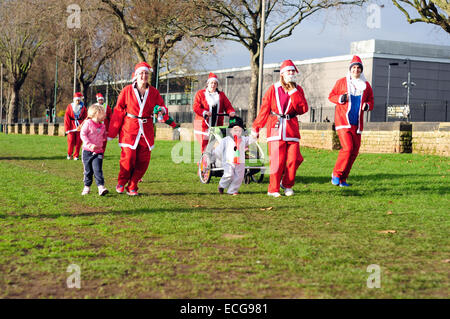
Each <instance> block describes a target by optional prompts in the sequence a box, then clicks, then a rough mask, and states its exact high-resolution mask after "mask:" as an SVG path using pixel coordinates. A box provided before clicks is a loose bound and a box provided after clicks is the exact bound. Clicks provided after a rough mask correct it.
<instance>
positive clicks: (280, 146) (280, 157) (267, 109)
mask: <svg viewBox="0 0 450 319" xmlns="http://www.w3.org/2000/svg"><path fill="white" fill-rule="evenodd" d="M296 73H298V70H297V67H296V66H295V65H294V63H293V62H292V61H291V60H286V61H284V62H283V63H282V64H281V68H280V81H279V82H277V83H275V84H273V85H272V86H271V87H270V88H269V89H268V90H267V92H266V93H265V94H264V98H263V101H262V104H261V109H260V111H259V114H258V116H257V117H256V119H255V121H254V122H253V126H252V135H253V136H255V137H257V136H258V134H259V130H260V129H261V128H263V127H264V126H265V125H266V123H267V142H268V145H269V161H270V182H269V189H268V192H267V195H269V196H273V197H279V196H281V195H280V187H282V188H284V194H285V195H286V196H292V195H294V191H293V189H292V187H293V186H294V183H295V174H296V172H297V169H298V167H299V166H300V164H301V163H302V162H303V157H302V154H301V153H300V144H299V141H300V131H299V126H298V120H297V115H301V114H304V113H306V112H308V103H307V102H306V99H305V95H304V93H303V89H302V88H301V87H300V85H297V84H296V83H295V82H296V78H295V74H296Z"/></svg>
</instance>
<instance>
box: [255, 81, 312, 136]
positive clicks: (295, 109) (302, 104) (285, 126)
mask: <svg viewBox="0 0 450 319" xmlns="http://www.w3.org/2000/svg"><path fill="white" fill-rule="evenodd" d="M280 86H281V83H280V82H277V83H275V84H274V85H272V86H271V87H270V88H269V90H267V92H266V94H264V97H263V101H262V104H261V109H260V111H259V113H258V116H257V117H256V119H255V121H253V126H252V131H253V132H254V133H258V132H259V130H260V129H261V128H263V127H264V126H265V125H266V123H267V141H268V142H270V141H288V142H289V141H294V142H299V141H300V130H299V126H298V119H297V115H301V114H304V113H306V112H308V103H307V102H306V99H305V95H304V93H303V89H302V88H301V87H300V86H299V85H297V88H296V89H293V90H290V91H289V92H288V93H289V95H290V99H289V102H288V105H287V107H286V110H285V111H284V112H282V108H281V105H280V101H279V96H278V88H279V87H280ZM273 113H276V114H279V115H282V116H279V115H275V114H273ZM277 123H278V125H277ZM277 126H278V127H277Z"/></svg>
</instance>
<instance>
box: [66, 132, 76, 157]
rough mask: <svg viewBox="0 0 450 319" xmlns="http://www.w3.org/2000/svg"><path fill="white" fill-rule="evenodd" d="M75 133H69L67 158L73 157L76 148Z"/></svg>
mask: <svg viewBox="0 0 450 319" xmlns="http://www.w3.org/2000/svg"><path fill="white" fill-rule="evenodd" d="M73 135H74V133H67V156H72V153H73V147H74V143H75V141H74V137H73Z"/></svg>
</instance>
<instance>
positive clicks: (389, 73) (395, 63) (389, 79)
mask: <svg viewBox="0 0 450 319" xmlns="http://www.w3.org/2000/svg"><path fill="white" fill-rule="evenodd" d="M395 65H398V63H397V62H393V63H389V65H388V83H387V95H386V122H387V121H388V107H389V88H390V84H391V66H395Z"/></svg>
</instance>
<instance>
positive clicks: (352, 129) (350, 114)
mask: <svg viewBox="0 0 450 319" xmlns="http://www.w3.org/2000/svg"><path fill="white" fill-rule="evenodd" d="M328 100H330V102H332V103H334V104H336V109H335V112H334V123H335V127H336V132H337V135H338V136H339V141H340V142H341V147H342V148H341V150H340V151H339V155H338V158H337V161H336V164H335V166H334V169H333V173H332V174H331V183H332V184H333V185H335V186H341V187H348V186H350V185H349V184H347V177H348V175H349V174H350V170H351V169H352V166H353V163H354V162H355V159H356V157H357V156H358V153H359V147H360V145H361V133H362V131H363V120H364V111H366V112H368V111H372V110H373V105H374V99H373V91H372V87H371V86H370V84H369V82H367V80H366V78H365V77H364V74H363V64H362V61H361V59H360V58H359V57H358V56H357V55H355V56H353V59H352V61H351V62H350V67H349V71H348V72H347V76H346V77H343V78H341V79H339V80H337V82H336V84H335V85H334V87H333V89H332V90H331V93H330V95H329V97H328Z"/></svg>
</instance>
